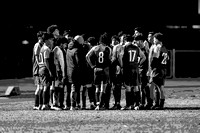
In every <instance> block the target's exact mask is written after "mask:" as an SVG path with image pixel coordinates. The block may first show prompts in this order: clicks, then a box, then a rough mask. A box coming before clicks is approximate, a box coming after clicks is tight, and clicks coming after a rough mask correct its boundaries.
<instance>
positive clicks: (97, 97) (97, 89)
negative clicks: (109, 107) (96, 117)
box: [95, 85, 101, 110]
mask: <svg viewBox="0 0 200 133" xmlns="http://www.w3.org/2000/svg"><path fill="white" fill-rule="evenodd" d="M95 87H96V90H95V99H96V108H95V110H99V108H100V107H99V106H100V88H101V85H95Z"/></svg>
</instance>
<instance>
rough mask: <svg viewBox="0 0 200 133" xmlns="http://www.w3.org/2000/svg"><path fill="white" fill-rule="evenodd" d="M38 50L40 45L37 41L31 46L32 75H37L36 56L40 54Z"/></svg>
mask: <svg viewBox="0 0 200 133" xmlns="http://www.w3.org/2000/svg"><path fill="white" fill-rule="evenodd" d="M40 50H41V45H40V43H39V42H37V43H36V44H35V45H34V48H33V58H32V62H33V76H34V75H38V62H37V59H36V58H37V57H39V54H40Z"/></svg>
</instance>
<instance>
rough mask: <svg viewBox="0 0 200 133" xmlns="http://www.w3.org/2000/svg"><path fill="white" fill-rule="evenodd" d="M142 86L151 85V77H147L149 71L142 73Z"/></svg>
mask: <svg viewBox="0 0 200 133" xmlns="http://www.w3.org/2000/svg"><path fill="white" fill-rule="evenodd" d="M140 80H141V84H143V85H147V84H148V83H149V76H147V71H142V72H141V74H140Z"/></svg>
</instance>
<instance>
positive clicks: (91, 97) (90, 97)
mask: <svg viewBox="0 0 200 133" xmlns="http://www.w3.org/2000/svg"><path fill="white" fill-rule="evenodd" d="M92 89H93V88H92V87H89V88H88V97H89V100H90V103H92V102H94V99H93V97H94V96H93V92H92V91H93V90H92Z"/></svg>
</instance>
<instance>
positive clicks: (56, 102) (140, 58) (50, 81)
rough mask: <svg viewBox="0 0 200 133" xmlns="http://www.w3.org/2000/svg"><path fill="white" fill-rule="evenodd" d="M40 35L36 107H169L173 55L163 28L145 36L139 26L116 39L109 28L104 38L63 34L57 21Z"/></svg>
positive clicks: (35, 56)
mask: <svg viewBox="0 0 200 133" xmlns="http://www.w3.org/2000/svg"><path fill="white" fill-rule="evenodd" d="M37 37H38V42H37V43H36V44H35V46H34V48H33V58H32V61H33V77H34V80H35V85H36V91H35V105H34V108H33V109H34V110H80V109H90V110H108V109H112V110H144V109H148V110H151V109H163V108H164V103H165V94H164V84H165V78H166V72H167V63H168V60H169V56H168V50H167V49H166V47H165V46H164V41H163V40H164V39H163V34H162V33H153V32H149V33H148V36H147V37H145V35H144V34H143V33H142V31H141V30H140V28H135V29H134V34H133V35H131V34H123V33H122V32H120V33H119V34H118V35H113V36H112V37H111V38H110V37H109V36H108V34H107V33H106V32H105V33H104V34H102V35H101V36H100V37H99V39H97V38H95V37H93V36H91V37H88V39H87V40H85V39H84V36H83V35H75V36H72V35H70V34H69V33H68V32H65V33H64V34H62V35H61V34H60V32H59V28H58V27H57V25H51V26H49V27H48V28H47V31H39V32H38V33H37ZM122 88H123V89H125V101H126V105H125V106H124V107H122V106H121V95H122V94H121V90H122ZM65 90H66V91H65ZM111 92H112V93H111ZM111 94H113V97H114V104H113V106H112V107H110V97H111ZM87 96H88V98H89V107H87V104H86V101H87V100H86V99H87Z"/></svg>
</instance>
